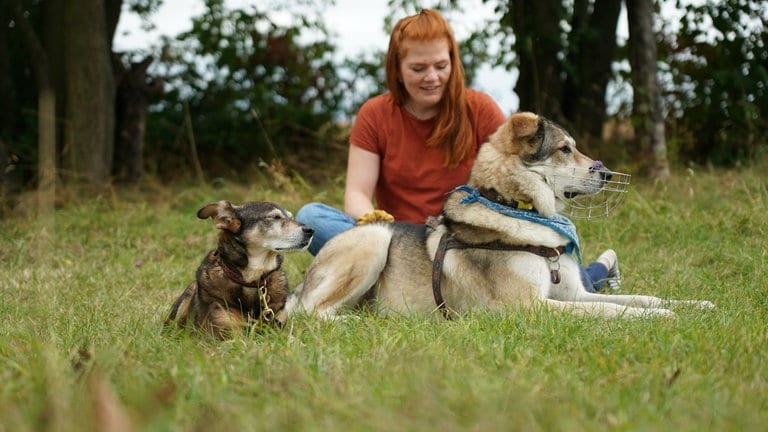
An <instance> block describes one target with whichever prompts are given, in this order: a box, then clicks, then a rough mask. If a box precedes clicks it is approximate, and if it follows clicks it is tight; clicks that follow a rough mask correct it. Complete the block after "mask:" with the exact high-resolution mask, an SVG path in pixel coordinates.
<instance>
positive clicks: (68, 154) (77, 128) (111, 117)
mask: <svg viewBox="0 0 768 432" xmlns="http://www.w3.org/2000/svg"><path fill="white" fill-rule="evenodd" d="M62 1H64V2H65V3H66V6H65V8H64V16H63V19H64V23H65V24H64V25H65V28H67V29H71V30H70V31H68V32H67V35H66V38H67V39H66V43H65V47H64V53H65V56H64V65H65V69H64V72H65V74H66V77H67V84H66V89H67V100H66V131H65V134H64V167H65V168H66V169H67V172H68V174H70V175H72V176H74V180H76V181H84V182H85V183H86V184H89V185H91V186H95V187H101V186H103V185H104V184H105V183H106V182H107V181H108V177H109V175H110V172H111V164H112V158H113V151H114V124H115V81H114V75H113V71H112V63H111V39H109V38H108V30H109V29H108V25H107V22H106V9H105V0H62Z"/></svg>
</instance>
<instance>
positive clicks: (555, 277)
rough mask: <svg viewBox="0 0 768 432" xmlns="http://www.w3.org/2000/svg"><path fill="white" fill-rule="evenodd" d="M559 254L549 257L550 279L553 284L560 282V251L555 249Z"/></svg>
mask: <svg viewBox="0 0 768 432" xmlns="http://www.w3.org/2000/svg"><path fill="white" fill-rule="evenodd" d="M553 250H554V251H555V253H557V255H553V256H550V257H547V259H549V279H550V280H551V281H552V283H553V284H559V283H560V251H559V250H557V248H554V249H553Z"/></svg>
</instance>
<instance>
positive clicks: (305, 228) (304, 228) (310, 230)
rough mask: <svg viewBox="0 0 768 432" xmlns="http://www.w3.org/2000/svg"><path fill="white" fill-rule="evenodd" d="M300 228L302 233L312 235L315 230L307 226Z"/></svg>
mask: <svg viewBox="0 0 768 432" xmlns="http://www.w3.org/2000/svg"><path fill="white" fill-rule="evenodd" d="M301 230H302V231H303V232H304V234H307V235H312V234H314V233H315V230H313V229H312V228H310V227H307V226H305V227H302V228H301Z"/></svg>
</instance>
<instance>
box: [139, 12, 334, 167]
mask: <svg viewBox="0 0 768 432" xmlns="http://www.w3.org/2000/svg"><path fill="white" fill-rule="evenodd" d="M268 6H269V5H263V4H258V5H256V6H253V8H251V9H248V10H246V9H228V8H227V7H226V6H225V5H224V2H223V1H220V0H211V1H208V2H206V11H205V12H204V13H203V14H201V15H200V16H198V17H195V18H194V19H193V22H192V29H191V30H190V31H188V32H186V33H183V34H181V35H179V36H178V37H177V39H176V40H169V41H167V44H166V46H165V48H164V56H163V58H162V59H161V63H162V69H163V70H164V71H166V73H165V74H164V79H165V80H166V81H167V82H168V83H169V84H170V85H171V86H172V88H173V90H172V91H171V92H170V94H169V95H168V97H167V98H166V100H165V101H164V102H163V103H161V104H160V105H158V106H157V107H155V109H154V110H153V113H152V114H151V115H150V117H149V120H148V127H147V130H148V141H151V142H152V144H153V146H154V147H155V151H160V152H164V153H165V154H163V155H157V157H161V156H166V157H170V158H173V157H174V155H173V153H174V152H175V151H176V150H177V147H172V148H168V147H167V146H168V145H169V143H172V142H173V139H172V138H173V136H174V135H176V134H178V132H179V130H180V129H181V126H180V125H185V124H186V125H187V126H189V124H191V125H192V126H193V130H194V132H193V133H194V139H195V142H196V146H197V150H198V153H199V154H200V155H201V159H202V161H203V163H204V164H206V166H205V168H207V169H208V171H209V172H213V174H214V175H215V174H216V173H217V168H218V167H216V166H211V165H210V162H211V161H215V162H219V163H222V164H226V165H227V166H229V167H231V168H230V169H236V168H238V167H243V166H247V165H248V164H255V163H257V162H259V160H270V159H272V158H274V157H276V156H280V155H284V154H286V153H288V152H291V151H295V150H296V149H298V148H300V147H311V146H318V147H322V146H323V145H324V143H325V142H327V141H329V140H330V139H331V138H332V136H333V134H334V132H335V129H334V126H333V121H334V120H335V119H336V117H337V116H338V115H339V114H340V109H341V106H340V104H341V101H342V97H343V95H344V94H345V88H346V84H345V83H343V82H341V80H340V79H339V77H338V76H337V72H336V66H335V65H334V60H333V57H332V55H333V53H334V51H335V47H334V46H333V45H332V44H331V43H329V42H328V41H327V34H328V31H327V29H326V28H325V27H324V23H323V22H322V21H319V20H317V19H316V18H315V17H316V16H317V15H318V13H317V10H314V9H310V10H306V11H302V12H292V13H290V16H291V20H290V21H291V23H290V24H289V25H279V24H277V23H275V22H274V21H273V18H272V17H274V16H275V13H276V12H285V13H288V11H285V10H284V11H279V10H278V11H276V10H274V9H272V10H267V7H268ZM268 12H269V13H268ZM307 35H311V36H312V37H313V38H314V40H313V41H306V40H305V39H306V38H307ZM187 109H188V113H189V114H188V115H189V117H188V118H185V117H186V116H187V113H186V112H185V111H186V110H187ZM184 130H186V135H187V136H186V140H189V139H190V136H189V135H190V133H189V129H188V128H185V129H184ZM164 146H165V147H164ZM208 155H215V157H207V156H208Z"/></svg>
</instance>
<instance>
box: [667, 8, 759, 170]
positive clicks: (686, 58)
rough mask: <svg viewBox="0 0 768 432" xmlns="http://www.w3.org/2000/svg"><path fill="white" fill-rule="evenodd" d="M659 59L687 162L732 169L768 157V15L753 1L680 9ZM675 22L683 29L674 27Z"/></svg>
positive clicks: (678, 143)
mask: <svg viewBox="0 0 768 432" xmlns="http://www.w3.org/2000/svg"><path fill="white" fill-rule="evenodd" d="M681 7H682V8H683V11H684V12H685V15H684V18H683V19H682V20H681V21H680V22H679V25H680V27H679V29H677V30H675V29H674V28H670V29H669V30H667V31H666V38H665V43H664V44H663V47H662V51H661V53H664V54H665V57H666V63H667V64H668V70H667V73H666V74H665V76H666V77H667V78H668V79H669V80H670V82H668V83H667V87H668V89H669V92H668V93H667V100H668V105H669V109H670V117H671V121H672V126H673V128H672V130H673V139H674V140H675V141H676V146H677V147H678V151H679V155H680V157H682V158H683V159H689V160H693V161H696V162H704V161H709V162H713V163H716V164H726V165H728V164H733V163H736V162H739V161H744V160H747V159H749V158H753V157H755V156H756V155H759V154H761V153H765V151H766V149H767V148H766V144H765V136H766V135H767V134H768V122H766V120H765V119H766V118H767V117H768V87H766V83H768V27H767V26H766V20H768V13H766V10H765V4H764V2H762V1H756V0H727V1H720V2H703V3H698V2H697V3H695V4H686V5H684V6H681ZM674 24H678V23H674Z"/></svg>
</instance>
